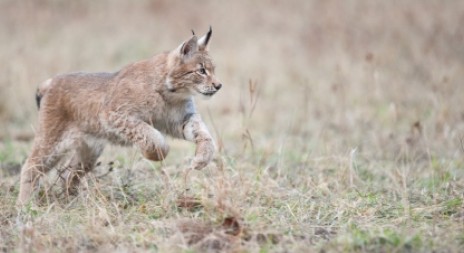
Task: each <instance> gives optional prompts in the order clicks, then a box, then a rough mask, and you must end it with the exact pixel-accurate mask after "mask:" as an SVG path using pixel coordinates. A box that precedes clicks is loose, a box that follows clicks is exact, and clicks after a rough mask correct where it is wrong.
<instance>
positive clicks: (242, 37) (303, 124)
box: [0, 0, 464, 157]
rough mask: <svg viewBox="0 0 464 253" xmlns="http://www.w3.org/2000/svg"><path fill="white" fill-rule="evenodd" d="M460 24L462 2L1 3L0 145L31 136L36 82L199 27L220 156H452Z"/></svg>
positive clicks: (458, 108)
mask: <svg viewBox="0 0 464 253" xmlns="http://www.w3.org/2000/svg"><path fill="white" fill-rule="evenodd" d="M462 24H464V2H462V1H438V0H437V1H434V0H429V1H357V0H350V1H334V0H328V1H309V0H301V1H298V0H290V1H271V0H266V1H246V0H237V1H206V0H202V1H165V0H141V1H123V0H114V1H87V0H83V1H62V0H37V1H24V0H22V1H16V0H1V1H0V45H1V46H0V69H1V70H2V74H1V75H0V89H1V93H0V119H1V121H0V122H1V123H0V131H1V136H2V138H3V139H8V138H10V139H11V138H13V139H14V138H21V137H18V136H22V135H26V136H27V134H28V133H30V134H32V133H33V131H34V126H35V124H36V118H37V109H36V106H35V101H34V93H35V89H36V87H37V85H38V84H39V83H40V82H42V81H44V80H46V79H47V78H49V77H52V76H54V75H56V74H60V73H66V72H75V71H86V72H99V71H108V72H112V71H117V70H119V69H120V68H121V67H123V66H124V65H126V64H129V63H132V62H134V61H137V60H141V59H146V58H149V57H151V56H152V55H154V54H157V53H159V52H162V51H165V50H171V49H173V48H175V47H176V46H178V45H179V44H180V43H182V42H183V41H184V40H186V39H187V38H189V36H190V34H191V29H194V30H195V32H196V33H197V34H203V33H205V32H206V31H207V29H208V27H209V26H210V25H211V26H212V28H213V37H212V42H211V47H210V51H211V52H210V53H211V55H212V56H213V58H214V59H215V62H216V65H217V76H218V77H219V78H220V79H221V80H222V82H223V83H224V85H225V86H224V88H223V89H222V90H221V92H219V93H218V94H217V95H216V96H215V97H213V98H212V99H211V100H209V101H197V103H198V104H199V108H200V111H201V113H202V114H203V117H204V118H205V119H206V120H207V121H208V125H209V126H210V127H211V128H215V130H214V134H215V135H216V137H217V138H218V139H219V142H220V143H222V144H221V148H223V151H224V150H225V151H226V152H227V151H230V152H237V153H240V152H241V151H242V150H243V147H245V148H246V149H256V150H261V151H263V152H264V153H266V152H269V153H275V152H290V153H297V154H296V155H298V154H303V153H307V152H311V153H312V154H314V155H320V154H331V153H337V152H340V153H343V152H345V153H346V152H348V151H349V150H351V149H353V148H356V149H357V150H359V151H361V152H364V153H366V154H371V155H372V156H375V157H384V156H387V157H397V156H398V152H401V150H405V149H412V150H413V151H414V152H416V151H417V152H418V153H421V152H422V151H423V150H422V151H421V149H422V148H423V147H424V146H427V149H428V151H427V152H432V151H433V152H436V153H437V154H438V155H447V156H456V155H457V154H459V148H460V142H459V138H460V136H462V135H464V132H463V130H464V124H463V122H464V107H463V102H462V99H463V98H464V86H463V84H462V80H463V78H464V46H463V42H464V41H463V40H464V26H463V25H462ZM421 141H422V142H421ZM424 142H426V145H424ZM417 143H419V144H417ZM288 147H291V148H290V149H289V148H288ZM424 152H425V151H424Z"/></svg>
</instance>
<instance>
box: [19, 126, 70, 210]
mask: <svg viewBox="0 0 464 253" xmlns="http://www.w3.org/2000/svg"><path fill="white" fill-rule="evenodd" d="M46 137H48V136H45V137H41V136H38V137H36V140H35V142H34V145H33V147H32V152H31V154H30V156H29V157H28V158H27V160H26V162H25V163H24V165H23V167H22V168H21V176H20V177H21V179H20V186H19V196H18V200H17V204H18V205H24V204H26V203H28V202H29V201H30V200H31V198H32V196H33V194H34V192H35V191H36V189H37V186H38V182H39V179H40V177H41V176H42V175H43V174H45V173H47V172H48V171H49V170H50V169H51V168H53V167H54V166H55V165H56V164H57V163H58V162H59V161H60V159H61V156H60V150H59V148H58V147H59V146H60V145H59V143H60V136H57V135H55V136H50V138H46ZM42 140H47V141H46V142H44V141H42Z"/></svg>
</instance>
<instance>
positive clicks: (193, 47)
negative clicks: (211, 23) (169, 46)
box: [176, 35, 198, 57]
mask: <svg viewBox="0 0 464 253" xmlns="http://www.w3.org/2000/svg"><path fill="white" fill-rule="evenodd" d="M176 51H177V52H178V54H179V55H180V56H181V57H189V56H191V55H192V54H194V53H195V52H197V51H198V39H197V36H195V35H193V36H192V38H190V39H189V40H188V41H186V42H184V43H182V44H181V45H180V46H179V47H178V48H177V49H176Z"/></svg>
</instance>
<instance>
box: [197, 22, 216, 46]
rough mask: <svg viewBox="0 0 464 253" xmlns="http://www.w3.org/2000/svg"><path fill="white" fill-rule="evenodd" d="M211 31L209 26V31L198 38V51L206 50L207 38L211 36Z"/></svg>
mask: <svg viewBox="0 0 464 253" xmlns="http://www.w3.org/2000/svg"><path fill="white" fill-rule="evenodd" d="M212 32H213V31H212V30H211V26H210V27H209V31H208V32H207V33H206V34H205V35H204V36H203V37H201V38H200V39H198V47H199V49H200V51H208V43H209V39H210V38H211V33H212Z"/></svg>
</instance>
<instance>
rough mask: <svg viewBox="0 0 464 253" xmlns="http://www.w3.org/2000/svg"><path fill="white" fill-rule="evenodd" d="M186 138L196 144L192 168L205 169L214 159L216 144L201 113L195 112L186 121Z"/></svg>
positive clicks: (184, 130) (184, 131)
mask: <svg viewBox="0 0 464 253" xmlns="http://www.w3.org/2000/svg"><path fill="white" fill-rule="evenodd" d="M183 133H184V138H185V139H186V140H188V141H192V142H194V143H195V144H196V150H195V157H194V158H193V161H192V164H191V168H193V169H197V170H200V169H203V168H204V167H206V165H208V163H209V162H210V161H211V160H212V159H213V155H214V149H215V148H214V144H213V138H212V137H211V134H210V133H209V131H208V128H206V125H205V123H203V121H202V120H201V118H200V115H198V114H193V115H191V116H190V118H189V119H188V120H187V121H186V122H185V123H184V129H183Z"/></svg>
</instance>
